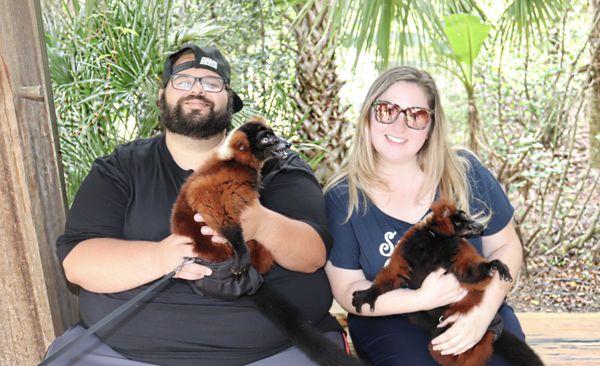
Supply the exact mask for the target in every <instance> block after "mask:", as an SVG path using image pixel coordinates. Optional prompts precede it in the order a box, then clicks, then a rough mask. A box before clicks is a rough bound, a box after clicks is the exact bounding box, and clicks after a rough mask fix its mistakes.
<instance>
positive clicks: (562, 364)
mask: <svg viewBox="0 0 600 366" xmlns="http://www.w3.org/2000/svg"><path fill="white" fill-rule="evenodd" d="M331 313H332V314H333V315H334V316H335V317H336V318H337V320H338V321H339V322H340V324H342V326H344V327H346V326H347V322H346V312H345V311H344V309H342V308H341V307H340V306H339V305H338V304H337V303H335V302H334V305H333V307H332V308H331ZM517 317H518V318H519V320H520V321H521V325H522V327H523V331H524V332H525V335H526V336H527V343H528V344H529V345H530V346H531V347H532V348H533V349H534V350H535V351H536V352H537V353H538V354H539V355H540V357H541V358H542V360H543V361H544V363H545V364H546V365H548V366H566V365H569V366H575V365H577V366H584V365H600V313H517ZM349 341H351V340H350V339H349ZM350 347H351V349H352V350H354V348H353V347H352V344H350Z"/></svg>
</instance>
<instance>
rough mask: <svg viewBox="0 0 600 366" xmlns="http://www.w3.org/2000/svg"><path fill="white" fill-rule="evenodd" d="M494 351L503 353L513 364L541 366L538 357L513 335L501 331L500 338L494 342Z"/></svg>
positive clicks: (541, 363)
mask: <svg viewBox="0 0 600 366" xmlns="http://www.w3.org/2000/svg"><path fill="white" fill-rule="evenodd" d="M494 351H495V352H497V353H499V354H501V355H503V356H504V357H506V358H507V359H508V361H510V363H511V365H514V366H543V365H544V363H543V362H542V360H541V359H540V357H539V356H538V355H537V354H536V353H535V352H534V351H533V349H531V347H529V346H528V345H527V343H525V342H523V341H522V340H520V339H519V338H517V337H516V336H515V335H513V334H511V333H510V332H507V331H506V330H505V331H503V332H502V335H501V336H500V338H498V339H497V340H496V342H494Z"/></svg>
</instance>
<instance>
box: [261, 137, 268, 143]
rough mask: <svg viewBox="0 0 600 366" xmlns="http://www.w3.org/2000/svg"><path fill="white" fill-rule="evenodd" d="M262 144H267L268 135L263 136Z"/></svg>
mask: <svg viewBox="0 0 600 366" xmlns="http://www.w3.org/2000/svg"><path fill="white" fill-rule="evenodd" d="M261 142H262V143H263V144H268V143H269V138H268V137H263V139H262V141H261Z"/></svg>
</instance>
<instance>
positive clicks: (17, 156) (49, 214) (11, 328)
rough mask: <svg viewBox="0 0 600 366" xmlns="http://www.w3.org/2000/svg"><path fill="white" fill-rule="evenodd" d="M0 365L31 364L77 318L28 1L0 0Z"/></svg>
mask: <svg viewBox="0 0 600 366" xmlns="http://www.w3.org/2000/svg"><path fill="white" fill-rule="evenodd" d="M0 34H1V36H0V179H1V182H0V198H1V199H0V233H1V235H0V248H1V250H2V255H1V256H0V258H1V259H0V275H1V277H2V282H1V284H0V334H2V337H0V365H33V364H37V363H38V362H39V361H40V360H41V358H42V356H43V355H44V352H45V351H46V348H47V347H48V345H49V344H50V342H51V341H52V340H53V339H54V337H55V336H56V335H57V334H60V333H62V332H63V331H64V329H65V328H66V327H67V326H69V325H71V324H73V323H74V322H75V321H76V319H77V311H76V305H75V304H76V301H75V296H74V294H73V293H72V292H70V291H69V290H68V289H67V286H66V281H65V279H64V276H63V273H62V267H61V266H60V265H59V264H58V261H57V259H56V254H55V241H56V238H57V237H58V235H60V233H61V232H62V230H63V228H64V222H65V212H66V205H65V202H66V198H65V197H66V196H65V189H64V184H63V181H62V180H63V178H62V177H63V174H62V169H61V159H60V155H59V149H58V135H57V128H56V117H55V115H54V105H53V103H52V91H51V88H50V79H49V71H48V62H47V56H46V46H45V43H44V34H43V28H42V21H41V15H40V6H39V2H38V1H36V0H18V1H17V0H14V1H13V0H0Z"/></svg>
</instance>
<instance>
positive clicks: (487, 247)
mask: <svg viewBox="0 0 600 366" xmlns="http://www.w3.org/2000/svg"><path fill="white" fill-rule="evenodd" d="M482 242H483V254H484V256H485V257H486V258H487V259H490V260H492V259H499V260H501V261H502V262H503V263H505V264H506V265H507V266H508V268H509V270H510V274H511V276H512V278H513V279H516V278H517V276H518V274H519V272H520V270H521V263H522V261H523V254H522V253H523V251H522V247H521V242H520V241H519V237H518V236H517V233H516V231H515V228H514V226H513V224H512V222H509V223H508V225H506V226H505V227H504V228H503V229H502V230H500V231H499V232H497V233H495V234H493V235H490V236H484V237H482ZM513 283H514V281H513V282H506V281H501V280H500V278H499V277H498V275H497V274H496V275H494V278H493V279H492V281H491V282H490V284H489V285H488V287H487V288H486V290H485V293H484V296H483V299H482V301H481V303H480V304H479V305H477V306H475V307H474V308H473V309H472V310H471V311H470V312H469V313H467V314H463V315H458V314H456V315H455V316H452V317H449V318H448V319H446V320H445V321H444V322H442V323H440V325H439V327H443V326H445V325H447V324H448V323H452V322H455V323H454V324H453V325H452V326H451V327H450V328H449V329H448V330H447V331H446V332H444V333H443V334H441V335H440V336H438V337H437V338H435V339H434V340H433V341H432V342H431V343H432V344H434V350H441V351H442V354H455V355H456V354H460V353H463V352H464V351H466V350H468V349H470V348H471V347H473V346H474V345H475V344H477V342H479V340H480V339H481V337H483V335H484V334H485V331H486V330H487V328H488V326H489V324H490V322H491V321H492V319H493V318H494V316H495V315H496V313H497V312H498V309H499V308H500V306H501V305H502V302H503V301H504V298H505V297H506V295H507V294H508V292H509V291H510V289H511V287H512V284H513Z"/></svg>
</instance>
